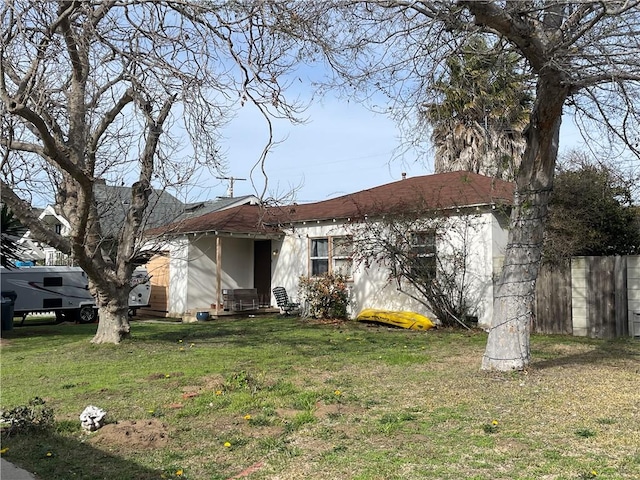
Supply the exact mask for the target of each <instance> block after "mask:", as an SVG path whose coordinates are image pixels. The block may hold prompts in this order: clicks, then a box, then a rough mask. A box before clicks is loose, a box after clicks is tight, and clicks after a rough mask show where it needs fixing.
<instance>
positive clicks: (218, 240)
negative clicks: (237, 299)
mask: <svg viewBox="0 0 640 480" xmlns="http://www.w3.org/2000/svg"><path fill="white" fill-rule="evenodd" d="M221 303H222V238H220V235H218V236H217V237H216V316H218V315H219V314H220V304H221Z"/></svg>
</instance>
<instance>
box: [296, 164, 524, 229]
mask: <svg viewBox="0 0 640 480" xmlns="http://www.w3.org/2000/svg"><path fill="white" fill-rule="evenodd" d="M513 193H514V184H513V183H510V182H505V181H503V180H499V179H495V178H491V177H485V176H484V175H478V174H476V173H470V172H463V171H459V172H449V173H439V174H435V175H424V176H420V177H411V178H407V179H405V180H399V181H397V182H393V183H388V184H386V185H381V186H379V187H374V188H370V189H367V190H362V191H360V192H356V193H352V194H349V195H344V196H342V197H337V198H333V199H331V200H325V201H322V202H317V203H308V204H303V205H295V206H288V207H284V210H286V212H287V213H288V215H289V219H290V221H294V222H299V221H309V220H330V219H343V218H353V217H359V216H360V217H361V216H364V215H376V214H385V213H394V212H399V211H405V212H406V211H433V210H446V209H450V208H456V207H468V206H476V205H491V204H494V203H497V204H511V203H512V202H513Z"/></svg>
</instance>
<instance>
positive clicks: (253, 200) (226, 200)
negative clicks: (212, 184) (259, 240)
mask: <svg viewBox="0 0 640 480" xmlns="http://www.w3.org/2000/svg"><path fill="white" fill-rule="evenodd" d="M259 202H260V199H259V198H258V197H256V196H255V195H243V196H241V197H218V198H217V199H215V200H206V201H204V202H195V203H188V204H187V205H185V207H184V212H183V214H182V215H180V217H179V218H178V219H177V220H176V221H182V220H187V219H189V218H195V217H199V216H200V215H206V214H207V213H211V212H218V211H220V210H226V209H227V208H233V207H239V206H240V205H247V204H248V205H256V204H258V203H259Z"/></svg>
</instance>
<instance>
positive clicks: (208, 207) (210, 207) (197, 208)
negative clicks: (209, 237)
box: [20, 181, 258, 265]
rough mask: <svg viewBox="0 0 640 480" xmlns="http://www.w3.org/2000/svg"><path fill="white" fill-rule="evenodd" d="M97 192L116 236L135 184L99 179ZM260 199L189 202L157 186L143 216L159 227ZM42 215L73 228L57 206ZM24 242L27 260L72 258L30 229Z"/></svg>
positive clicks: (105, 227) (107, 226)
mask: <svg viewBox="0 0 640 480" xmlns="http://www.w3.org/2000/svg"><path fill="white" fill-rule="evenodd" d="M94 195H95V199H96V203H97V205H98V213H99V215H100V219H101V227H102V233H103V234H104V236H105V237H107V238H113V237H116V236H117V234H118V230H119V228H120V226H121V225H122V224H123V222H124V220H125V218H126V215H127V210H128V205H129V202H130V199H131V188H130V187H122V186H113V185H107V184H106V183H105V182H104V181H99V182H96V184H95V186H94ZM257 202H258V198H257V197H255V196H253V195H247V196H243V197H238V198H220V199H218V200H213V201H206V202H198V203H193V204H187V205H185V204H184V203H182V202H181V201H180V200H178V199H177V198H175V197H174V196H173V195H171V194H169V193H168V192H166V191H161V190H153V191H152V192H151V195H150V196H149V209H148V210H149V213H148V214H147V215H146V216H145V218H144V220H143V222H144V228H145V229H150V228H156V227H159V226H161V225H166V224H167V223H172V222H176V221H181V220H183V219H187V218H191V217H193V216H194V215H202V214H205V213H210V212H212V211H215V210H222V209H225V208H230V207H233V206H237V205H242V204H245V203H257ZM38 218H39V219H40V221H41V222H43V223H45V224H48V225H49V227H50V228H51V229H52V230H54V231H55V232H56V233H58V234H61V235H63V236H66V235H69V232H70V230H71V226H70V224H69V222H68V221H67V219H65V218H64V217H63V216H62V215H59V214H58V213H57V212H56V211H55V208H54V207H53V206H51V205H48V206H47V207H46V208H45V209H44V210H42V213H41V214H40V215H39V217H38ZM20 244H21V245H22V246H23V247H24V248H25V260H36V261H39V262H43V263H44V264H45V265H67V264H68V263H69V261H70V260H69V258H68V256H67V255H65V254H63V253H62V252H59V251H57V250H56V249H55V248H53V247H49V246H48V245H45V244H41V243H40V242H37V241H35V240H33V239H32V238H31V233H30V232H27V233H26V234H25V235H24V236H23V237H22V239H21V240H20ZM27 257H28V258H27Z"/></svg>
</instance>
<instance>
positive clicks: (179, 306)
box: [169, 235, 254, 316]
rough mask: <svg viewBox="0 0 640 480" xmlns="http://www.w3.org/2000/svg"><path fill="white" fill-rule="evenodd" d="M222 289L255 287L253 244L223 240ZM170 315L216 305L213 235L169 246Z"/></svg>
mask: <svg viewBox="0 0 640 480" xmlns="http://www.w3.org/2000/svg"><path fill="white" fill-rule="evenodd" d="M221 242H222V273H221V275H222V276H221V288H222V289H227V288H251V286H252V285H253V283H254V281H253V280H254V279H253V276H254V269H253V266H254V241H253V239H250V238H242V237H222V238H221ZM170 251H171V260H170V268H169V272H170V273H169V277H170V278H169V290H170V293H169V299H170V300H169V301H170V305H169V314H170V316H180V315H182V314H184V313H185V312H187V311H189V310H201V309H209V308H211V305H212V304H214V305H215V303H216V302H217V265H216V260H217V253H216V236H215V235H198V236H194V235H190V236H188V237H183V238H182V239H180V240H177V241H174V242H173V243H172V244H171V249H170Z"/></svg>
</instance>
